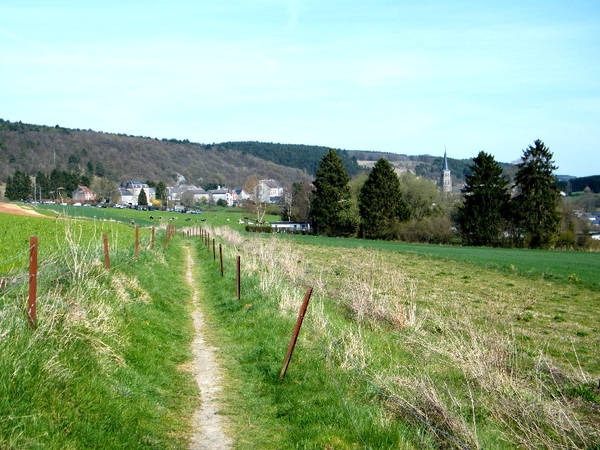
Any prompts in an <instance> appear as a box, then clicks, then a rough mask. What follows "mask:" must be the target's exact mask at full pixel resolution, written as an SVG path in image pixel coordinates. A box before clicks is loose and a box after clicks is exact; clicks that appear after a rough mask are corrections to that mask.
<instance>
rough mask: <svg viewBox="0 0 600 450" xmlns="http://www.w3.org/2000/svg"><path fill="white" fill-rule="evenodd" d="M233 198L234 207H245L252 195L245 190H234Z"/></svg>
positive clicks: (232, 192)
mask: <svg viewBox="0 0 600 450" xmlns="http://www.w3.org/2000/svg"><path fill="white" fill-rule="evenodd" d="M231 198H232V201H233V204H234V205H244V203H245V202H246V200H248V199H249V198H250V194H248V193H247V192H246V191H245V190H243V189H234V190H233V191H231Z"/></svg>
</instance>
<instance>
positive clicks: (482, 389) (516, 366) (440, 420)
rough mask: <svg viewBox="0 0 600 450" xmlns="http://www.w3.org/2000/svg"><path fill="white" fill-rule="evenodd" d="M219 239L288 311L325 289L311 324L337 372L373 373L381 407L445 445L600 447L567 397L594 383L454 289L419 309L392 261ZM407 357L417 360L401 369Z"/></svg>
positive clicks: (228, 236)
mask: <svg viewBox="0 0 600 450" xmlns="http://www.w3.org/2000/svg"><path fill="white" fill-rule="evenodd" d="M213 232H214V233H215V234H217V235H219V236H221V237H222V238H223V239H225V240H226V241H227V242H228V243H230V244H231V246H232V247H231V249H232V250H230V251H231V252H235V253H238V254H242V255H243V261H244V264H243V267H244V270H245V271H246V273H247V274H248V276H256V277H258V278H259V279H260V283H259V285H260V289H261V290H262V291H263V292H264V293H266V294H268V295H275V296H276V297H277V298H279V299H280V301H279V305H280V308H281V310H282V311H284V312H287V313H291V312H293V311H297V308H298V306H299V302H300V297H299V296H298V295H297V294H294V292H297V291H298V287H299V286H300V285H312V286H315V287H317V288H318V289H316V292H315V294H316V297H317V299H318V301H317V302H316V303H313V305H312V306H311V311H312V313H311V321H310V323H311V324H312V326H313V327H314V329H315V330H316V331H317V333H318V334H319V335H321V336H322V337H323V339H324V340H325V341H327V342H328V347H329V348H328V352H329V353H331V354H336V355H337V359H336V360H337V364H338V365H339V368H340V370H342V371H346V372H350V371H359V372H360V373H361V374H362V375H361V376H365V377H370V379H371V380H373V382H374V383H375V384H376V385H377V386H379V387H380V389H381V391H382V392H384V393H385V395H383V396H382V397H381V399H382V404H383V405H384V406H385V407H386V408H387V409H388V410H389V412H390V413H391V414H392V415H394V416H396V417H399V418H401V419H402V420H403V421H407V422H412V423H415V425H419V426H425V430H426V432H427V433H428V435H429V436H430V438H431V439H433V440H434V442H436V445H437V446H439V447H441V448H464V447H468V448H482V446H485V443H486V442H489V440H490V439H491V438H489V433H490V430H496V431H492V432H491V433H492V434H493V435H495V436H500V437H499V439H500V440H501V441H502V442H504V443H505V444H506V445H509V446H512V445H514V446H517V447H521V448H531V449H533V448H560V449H569V448H586V447H590V446H593V445H595V444H597V443H598V442H599V441H600V434H599V432H598V427H597V426H594V423H592V422H590V421H589V420H587V419H586V418H585V417H584V416H583V415H582V414H581V407H582V400H581V399H580V398H578V397H576V396H573V395H569V394H568V392H569V389H570V388H572V387H573V386H589V385H590V383H591V377H590V376H589V375H587V374H585V372H584V371H583V370H581V368H560V369H559V368H558V367H557V366H556V364H554V363H553V362H552V360H551V358H549V357H548V355H544V354H543V352H542V351H540V354H539V356H538V359H537V360H534V359H533V358H531V357H530V356H527V355H525V354H524V353H523V352H520V351H519V344H518V342H517V341H516V338H515V336H514V335H513V334H510V332H509V333H503V332H501V331H498V330H496V329H494V328H490V329H484V328H482V326H481V324H478V323H477V317H474V316H469V315H468V314H467V313H466V312H465V311H464V308H463V306H462V303H461V300H462V299H461V298H460V296H459V295H457V294H456V293H446V294H445V293H444V292H443V291H442V290H440V291H439V292H437V291H436V292H437V293H436V295H438V296H440V298H439V299H436V300H435V301H436V302H440V303H441V304H443V308H442V309H441V310H439V311H436V309H435V308H428V307H424V306H421V307H420V308H418V307H417V296H418V295H417V294H418V283H417V281H416V280H415V279H412V278H411V277H409V276H408V275H406V274H405V273H404V272H403V271H402V270H401V268H399V267H394V266H393V265H391V264H389V263H388V262H387V261H386V259H385V256H384V254H382V253H379V252H376V251H373V250H369V249H343V250H340V249H335V250H333V252H335V253H331V252H332V251H331V250H330V249H319V248H316V247H308V248H307V247H302V246H297V245H294V244H293V241H289V240H282V239H279V238H277V237H269V238H255V237H243V236H241V235H240V234H239V233H236V232H234V231H232V230H230V229H216V230H214V231H213ZM326 252H330V253H329V254H327V255H325V254H324V253H326ZM500 297H501V296H500ZM527 301H528V302H534V301H535V299H533V298H529V299H528V300H527ZM500 303H502V298H499V299H498V301H497V302H492V303H491V304H490V305H489V307H490V308H492V310H494V311H495V310H496V309H498V308H506V307H507V306H506V305H505V306H501V305H500ZM327 304H331V305H336V306H338V307H342V308H343V309H345V310H346V311H348V312H349V314H350V317H351V318H352V321H351V322H349V323H346V324H344V323H343V322H340V319H339V317H337V318H336V317H333V315H332V314H333V313H332V309H331V307H328V306H326V305H327ZM441 311H444V312H441ZM448 311H454V312H455V313H454V314H452V313H448ZM492 313H493V311H492ZM334 322H335V324H334ZM373 333H391V334H392V335H393V336H395V337H394V339H395V345H396V346H397V349H389V350H385V351H384V352H383V353H379V354H375V353H374V350H373V349H372V342H373V340H374V339H375V338H373ZM367 335H369V338H368V339H367V337H366V336H367ZM387 339H388V338H387V337H385V338H384V341H385V340H387ZM387 345H389V344H387ZM378 352H381V350H378ZM402 352H405V353H407V354H411V355H412V359H413V360H414V361H419V362H420V364H418V365H416V366H411V367H410V368H407V367H403V366H402V365H401V364H398V363H397V362H396V359H397V358H398V355H399V354H400V353H402ZM382 361H387V362H382Z"/></svg>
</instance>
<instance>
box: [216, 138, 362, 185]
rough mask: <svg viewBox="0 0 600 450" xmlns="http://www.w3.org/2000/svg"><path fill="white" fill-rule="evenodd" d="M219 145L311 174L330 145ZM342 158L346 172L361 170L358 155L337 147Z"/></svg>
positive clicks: (234, 143) (223, 143)
mask: <svg viewBox="0 0 600 450" xmlns="http://www.w3.org/2000/svg"><path fill="white" fill-rule="evenodd" d="M217 145H218V147H221V148H226V149H229V150H236V151H238V152H241V153H242V154H245V153H247V154H250V155H254V156H256V157H258V158H261V159H265V160H267V161H272V162H274V163H276V164H280V165H282V166H287V167H295V168H297V169H301V170H303V171H305V172H306V173H308V174H310V175H314V174H315V173H317V167H319V163H320V162H321V159H323V156H325V155H326V154H327V152H328V151H329V147H321V146H317V145H302V144H276V143H271V142H255V141H242V142H222V143H220V144H217ZM336 151H337V153H338V154H339V155H340V157H341V158H342V162H343V163H344V167H345V169H346V173H347V174H348V175H349V176H351V177H352V176H354V175H356V174H358V173H359V172H360V171H361V168H360V166H359V165H358V162H357V160H356V157H355V156H354V155H352V154H351V153H350V152H348V151H347V150H339V149H336Z"/></svg>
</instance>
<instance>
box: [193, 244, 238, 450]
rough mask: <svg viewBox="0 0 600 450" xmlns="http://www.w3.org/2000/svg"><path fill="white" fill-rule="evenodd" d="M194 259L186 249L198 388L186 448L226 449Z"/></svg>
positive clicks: (216, 369)
mask: <svg viewBox="0 0 600 450" xmlns="http://www.w3.org/2000/svg"><path fill="white" fill-rule="evenodd" d="M193 267H194V259H193V257H192V252H191V250H190V248H189V247H188V248H187V274H186V277H187V282H188V284H189V285H190V287H191V288H192V292H193V302H194V305H195V308H194V312H193V313H192V318H193V319H194V327H195V329H196V334H195V338H194V342H193V353H194V374H195V377H196V382H197V383H198V387H199V388H200V402H201V404H200V408H199V409H198V410H197V411H196V412H195V414H194V421H193V426H194V435H193V437H192V440H191V442H190V449H194V450H196V449H207V450H208V449H210V450H213V449H214V450H220V449H229V448H231V447H232V445H233V441H232V440H231V439H230V438H229V437H228V436H227V435H226V432H225V430H226V428H227V423H226V418H225V417H223V416H221V415H219V413H218V411H219V405H218V403H217V396H218V393H219V391H220V390H221V377H220V375H219V366H218V365H217V363H216V359H215V352H216V350H217V349H216V348H214V347H209V346H208V345H207V343H206V340H205V338H204V315H203V314H202V311H201V309H200V305H199V297H200V293H199V289H198V286H197V283H196V281H195V280H194V275H193Z"/></svg>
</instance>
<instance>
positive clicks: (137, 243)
mask: <svg viewBox="0 0 600 450" xmlns="http://www.w3.org/2000/svg"><path fill="white" fill-rule="evenodd" d="M139 258H140V227H139V226H137V225H136V226H135V259H136V260H138V259H139Z"/></svg>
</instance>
